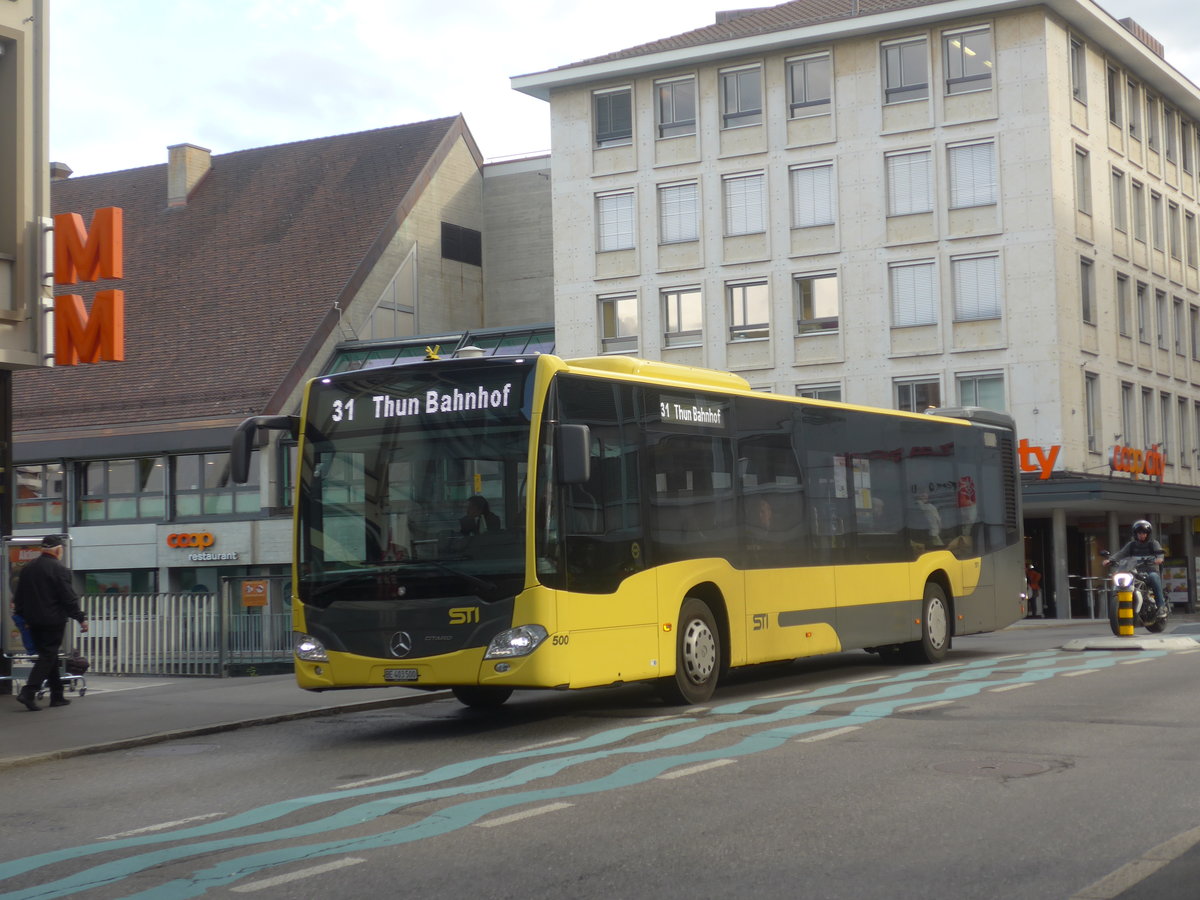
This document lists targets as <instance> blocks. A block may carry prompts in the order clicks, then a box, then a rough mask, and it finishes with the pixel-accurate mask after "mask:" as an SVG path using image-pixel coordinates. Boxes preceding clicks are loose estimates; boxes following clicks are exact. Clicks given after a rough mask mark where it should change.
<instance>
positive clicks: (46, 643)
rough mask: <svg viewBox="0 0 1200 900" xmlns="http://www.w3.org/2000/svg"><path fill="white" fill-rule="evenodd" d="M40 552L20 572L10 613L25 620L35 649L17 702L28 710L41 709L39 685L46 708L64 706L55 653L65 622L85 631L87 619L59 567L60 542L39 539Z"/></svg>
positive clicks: (67, 574)
mask: <svg viewBox="0 0 1200 900" xmlns="http://www.w3.org/2000/svg"><path fill="white" fill-rule="evenodd" d="M40 549H41V553H40V554H39V555H38V557H37V558H36V559H34V560H31V561H30V562H29V563H27V564H26V565H25V567H24V568H23V569H21V572H20V574H19V575H18V576H17V589H16V591H15V592H14V594H13V611H14V612H16V613H17V614H19V615H20V616H21V617H22V618H24V619H25V623H26V624H27V625H28V627H29V631H30V633H31V634H32V636H33V644H34V647H35V648H36V649H37V662H36V663H34V665H33V670H32V671H31V672H30V673H29V680H28V681H26V682H25V687H23V688H21V692H20V693H19V694H17V700H18V701H19V702H21V703H23V704H25V708H26V709H28V710H30V711H31V712H32V711H36V710H39V709H41V707H40V706H38V705H37V703H36V702H35V699H34V698H35V697H36V696H37V692H38V691H39V690H41V688H42V685H43V684H47V685H49V687H50V705H51V706H66V705H67V704H69V703H70V702H71V701H70V700H68V699H67V698H66V697H64V696H63V683H62V679H61V678H60V677H59V674H58V653H59V650H60V649H61V647H62V642H63V633H64V632H65V631H66V627H67V620H68V619H74V620H75V621H77V622H78V623H79V630H80V631H87V630H88V623H87V616H86V615H85V614H84V612H83V610H82V609H80V608H79V594H77V593H76V592H75V587H74V585H72V584H71V570H70V569H68V568H67V567H66V566H64V565H63V564H62V552H63V540H62V538H61V537H59V536H58V535H57V534H48V535H46V536H45V537H44V538H42V544H41V548H40Z"/></svg>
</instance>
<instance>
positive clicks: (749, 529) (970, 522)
mask: <svg viewBox="0 0 1200 900" xmlns="http://www.w3.org/2000/svg"><path fill="white" fill-rule="evenodd" d="M431 355H433V354H431ZM260 428H287V429H290V430H291V431H292V432H293V433H294V434H295V436H296V438H297V440H298V453H297V455H298V465H297V469H298V472H297V478H296V481H297V484H296V500H295V560H294V573H293V574H294V577H293V582H292V583H293V589H292V591H293V604H292V609H293V625H294V631H295V635H294V638H295V663H296V678H297V681H298V682H299V685H300V686H301V687H302V688H305V689H307V690H312V691H323V690H330V689H336V688H361V687H371V686H378V687H384V686H388V685H402V686H404V687H409V688H427V689H435V688H450V689H451V690H453V692H454V694H455V695H456V696H457V697H458V699H459V700H460V701H462V702H463V703H465V704H468V705H472V706H485V705H496V704H499V703H503V702H504V701H505V700H506V699H508V697H509V696H510V695H511V693H512V691H513V690H514V689H516V688H558V689H568V688H586V687H594V686H599V685H616V684H621V683H626V682H646V681H650V682H654V683H656V684H657V686H658V687H659V688H660V689H661V693H662V695H663V697H664V698H665V699H666V700H668V701H669V702H674V703H700V702H704V701H705V700H707V699H708V698H709V697H710V696H711V695H712V693H713V690H714V689H715V687H716V685H717V683H718V681H719V680H720V678H721V676H722V675H723V674H724V673H726V672H728V670H730V669H732V668H735V667H738V666H746V665H752V664H757V663H765V662H769V661H778V660H790V659H795V658H798V657H807V656H812V655H816V654H822V653H834V652H839V651H844V650H849V649H855V648H858V649H866V650H868V651H871V652H875V653H879V654H880V655H881V656H883V657H886V658H892V657H895V658H896V659H899V660H907V661H916V662H920V661H929V662H936V661H938V660H941V659H943V658H944V657H945V654H946V652H947V650H948V649H949V648H950V644H951V640H952V638H953V637H954V636H955V635H964V634H971V633H975V632H984V631H989V630H993V629H997V628H1002V627H1004V626H1006V625H1009V624H1011V623H1012V622H1014V621H1015V620H1017V619H1019V618H1021V617H1022V616H1023V615H1024V612H1025V609H1024V602H1025V601H1024V594H1023V591H1024V588H1025V582H1024V576H1023V566H1022V563H1023V546H1022V538H1021V515H1020V508H1019V488H1018V481H1017V477H1018V476H1017V465H1016V456H1015V447H1014V441H1015V439H1014V433H1013V425H1012V420H1011V419H1010V418H1009V417H1007V416H1005V415H1004V414H1002V413H996V412H992V411H989V410H983V409H977V408H968V409H960V410H953V411H945V410H944V411H941V414H939V415H920V414H914V413H906V412H899V411H894V410H882V409H871V408H866V407H858V406H852V405H847V404H841V403H831V402H822V401H818V400H807V399H802V398H797V397H782V396H778V395H772V394H764V393H760V392H754V391H751V390H750V387H749V385H748V384H747V382H746V381H745V380H744V379H743V378H740V377H739V376H737V375H734V374H730V373H726V372H715V371H709V370H704V369H697V368H691V367H686V366H677V365H672V364H669V363H661V362H651V361H646V360H639V359H633V358H630V357H624V356H611V357H598V358H594V359H579V360H573V361H565V360H562V359H559V358H557V357H554V356H549V355H532V356H526V357H486V358H477V359H428V360H423V361H416V362H413V363H409V364H406V365H397V366H390V367H386V368H374V369H364V370H359V371H351V372H345V373H341V374H337V375H331V376H328V377H322V378H317V379H314V380H313V381H312V382H311V383H310V384H309V385H308V386H307V389H306V393H305V399H304V403H303V408H302V411H301V415H300V416H299V417H292V416H275V417H255V418H251V419H247V420H246V422H244V423H243V424H242V426H241V427H240V428H239V429H238V433H237V435H236V436H235V438H234V441H233V457H234V477H235V479H237V478H238V477H239V474H240V475H241V480H243V481H244V480H245V474H244V473H245V471H246V467H247V466H248V463H249V458H250V448H251V446H252V444H253V442H254V440H255V437H256V434H257V432H258V430H259V429H260ZM239 470H240V471H239Z"/></svg>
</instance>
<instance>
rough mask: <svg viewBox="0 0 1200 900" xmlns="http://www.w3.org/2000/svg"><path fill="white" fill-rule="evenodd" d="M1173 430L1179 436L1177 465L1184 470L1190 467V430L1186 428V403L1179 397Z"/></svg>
mask: <svg viewBox="0 0 1200 900" xmlns="http://www.w3.org/2000/svg"><path fill="white" fill-rule="evenodd" d="M1175 411H1176V416H1175V430H1176V432H1178V434H1179V465H1181V466H1184V467H1186V468H1189V469H1190V468H1191V466H1192V448H1191V446H1190V438H1191V433H1192V430H1191V429H1190V428H1188V401H1187V398H1186V397H1180V398H1178V400H1176V404H1175Z"/></svg>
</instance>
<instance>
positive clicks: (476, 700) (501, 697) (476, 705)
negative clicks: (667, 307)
mask: <svg viewBox="0 0 1200 900" xmlns="http://www.w3.org/2000/svg"><path fill="white" fill-rule="evenodd" d="M450 690H452V691H453V692H454V696H455V698H456V699H457V700H458V702H459V703H461V704H462V705H463V706H469V707H471V708H472V709H495V708H496V707H497V706H501V705H503V704H504V701H505V700H507V699H508V698H509V697H511V696H512V692H513V689H512V688H503V687H489V686H486V685H479V684H471V685H461V686H459V687H456V688H451V689H450Z"/></svg>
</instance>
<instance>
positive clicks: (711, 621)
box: [659, 597, 721, 705]
mask: <svg viewBox="0 0 1200 900" xmlns="http://www.w3.org/2000/svg"><path fill="white" fill-rule="evenodd" d="M720 673H721V633H720V632H719V631H718V630H717V620H716V619H715V618H714V617H713V614H712V610H711V609H709V608H708V604H707V603H704V602H703V601H701V600H697V599H696V598H695V597H688V598H686V599H685V600H684V601H683V606H682V608H681V609H680V610H679V625H678V627H677V628H676V630H675V675H674V676H673V677H670V678H663V679H661V680H660V681H659V693H660V694H661V695H662V698H663V700H664V701H665V702H667V703H669V704H672V705H680V704H692V703H703V702H704V701H705V700H707V699H708V698H709V697H711V696H712V695H713V691H715V690H716V689H717V678H718V677H719V676H720Z"/></svg>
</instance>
